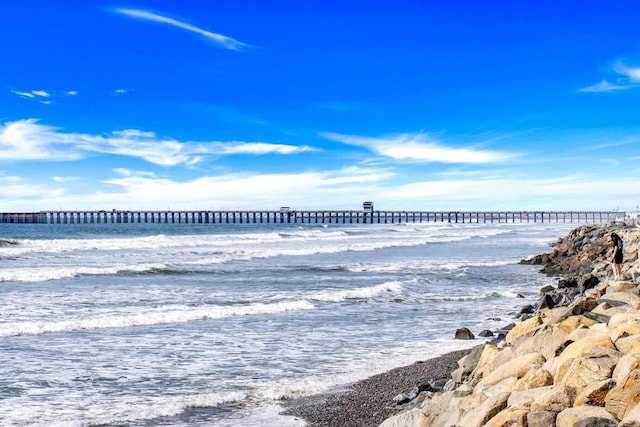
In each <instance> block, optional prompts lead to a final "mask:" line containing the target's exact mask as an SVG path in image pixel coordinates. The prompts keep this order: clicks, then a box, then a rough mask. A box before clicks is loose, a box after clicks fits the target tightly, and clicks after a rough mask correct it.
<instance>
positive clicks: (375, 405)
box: [281, 225, 609, 427]
mask: <svg viewBox="0 0 640 427" xmlns="http://www.w3.org/2000/svg"><path fill="white" fill-rule="evenodd" d="M599 228H600V229H604V230H607V229H608V228H609V227H607V226H602V225H601V226H600V227H599ZM575 232H576V229H574V231H572V232H571V233H569V235H568V236H565V237H564V238H560V239H558V241H557V242H556V244H559V243H560V242H561V240H562V239H565V240H571V239H572V234H573V233H575ZM541 257H543V255H539V256H537V257H534V258H532V259H531V262H527V260H522V261H521V264H529V263H532V264H544V265H545V268H543V269H542V270H541V273H545V272H546V273H547V275H549V276H551V275H554V276H558V275H560V276H561V277H564V276H565V275H566V274H567V273H568V272H569V271H571V272H573V273H574V274H575V273H576V269H573V268H568V266H567V265H560V264H561V261H562V262H569V263H571V262H575V258H574V257H571V256H567V257H566V258H565V257H563V256H559V257H557V258H555V259H554V260H555V261H556V262H557V263H558V264H555V265H553V267H550V265H551V263H550V262H547V260H545V261H544V262H540V260H538V261H535V260H536V259H537V258H541ZM570 260H571V261H570ZM593 262H594V260H593V258H591V259H589V261H587V262H585V263H584V264H585V265H580V267H581V270H582V272H586V271H589V270H591V267H592V266H593ZM541 292H542V290H541ZM540 308H542V307H538V310H539V309H540ZM514 309H515V310H517V308H516V307H514ZM521 314H522V313H521ZM538 315H539V314H538ZM525 319H526V317H525ZM523 322H524V323H528V322H525V321H524V319H519V320H517V321H516V323H517V324H522V323H523ZM516 329H517V328H516ZM472 342H473V341H472ZM488 342H489V341H486V342H476V344H471V343H470V346H469V348H468V349H466V350H458V351H453V352H450V353H446V354H443V355H441V356H438V357H435V358H430V359H427V360H423V361H418V362H414V363H413V364H410V365H406V366H401V367H397V368H392V369H390V370H388V371H386V372H383V373H380V374H377V375H373V376H370V377H368V378H365V379H363V380H361V381H358V382H355V383H353V384H348V385H346V386H344V387H341V388H339V389H334V390H333V391H329V392H326V393H323V394H319V395H314V396H307V397H300V398H295V399H291V400H288V401H284V402H282V406H283V407H284V410H283V411H282V412H281V415H285V416H293V417H295V418H296V419H300V420H303V421H304V422H305V426H308V427H351V426H353V427H359V426H363V425H366V426H378V425H380V424H382V423H383V422H385V421H386V420H388V419H390V418H394V417H395V416H401V414H403V413H406V412H407V410H410V409H411V408H415V407H416V406H415V405H413V406H408V405H398V404H396V402H394V397H396V396H398V395H402V394H406V393H407V392H408V391H409V390H411V389H412V388H414V387H415V386H416V384H417V383H419V382H422V383H424V382H427V381H429V380H433V379H445V380H451V378H452V374H454V371H456V370H459V368H460V366H461V365H460V364H459V362H461V361H462V359H463V358H464V357H465V356H467V355H468V354H470V353H471V352H472V350H473V349H474V348H476V347H484V346H485V345H487V343H488ZM426 403H427V402H425V404H426ZM421 406H422V405H420V404H419V405H418V408H419V407H421Z"/></svg>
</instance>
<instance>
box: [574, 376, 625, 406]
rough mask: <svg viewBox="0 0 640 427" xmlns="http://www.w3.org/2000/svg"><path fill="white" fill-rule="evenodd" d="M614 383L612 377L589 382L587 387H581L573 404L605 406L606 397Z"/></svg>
mask: <svg viewBox="0 0 640 427" xmlns="http://www.w3.org/2000/svg"><path fill="white" fill-rule="evenodd" d="M614 385H615V383H614V382H613V380H611V379H606V380H602V381H600V382H597V383H592V384H588V385H587V386H586V387H585V388H583V389H581V390H580V389H579V392H578V395H577V396H576V400H575V402H574V403H573V404H574V405H575V406H579V405H591V406H604V399H605V397H606V396H607V393H608V392H609V390H611V389H612V388H613V386H614Z"/></svg>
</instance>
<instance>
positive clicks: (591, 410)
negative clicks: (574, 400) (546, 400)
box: [556, 405, 615, 427]
mask: <svg viewBox="0 0 640 427" xmlns="http://www.w3.org/2000/svg"><path fill="white" fill-rule="evenodd" d="M586 418H604V419H607V420H612V421H615V418H614V416H613V415H611V414H610V413H609V412H607V411H606V410H605V409H604V408H603V407H601V406H586V405H584V406H575V407H573V408H566V409H564V410H563V411H562V412H560V413H559V414H558V416H557V417H556V427H573V426H574V424H575V423H577V422H579V421H581V420H584V419H586Z"/></svg>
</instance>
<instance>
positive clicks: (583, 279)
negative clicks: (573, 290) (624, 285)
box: [577, 274, 600, 293]
mask: <svg viewBox="0 0 640 427" xmlns="http://www.w3.org/2000/svg"><path fill="white" fill-rule="evenodd" d="M598 283H600V279H599V278H598V277H596V276H594V275H592V274H585V275H583V276H580V278H579V279H578V281H577V284H578V288H579V289H580V292H582V293H585V292H586V291H587V290H589V289H592V288H595V287H596V286H597V285H598Z"/></svg>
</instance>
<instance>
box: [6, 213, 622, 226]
mask: <svg viewBox="0 0 640 427" xmlns="http://www.w3.org/2000/svg"><path fill="white" fill-rule="evenodd" d="M616 218H620V212H609V211H536V212H524V211H519V212H511V211H507V212H489V211H487V212H482V211H479V212H461V211H451V212H445V211H382V210H376V211H373V212H364V211H362V210H303V211H288V212H282V211H268V210H259V211H240V210H237V211H213V210H194V211H190V210H188V211H171V210H167V211H130V210H111V211H105V210H98V211H71V210H60V211H40V212H4V213H1V212H0V223H2V224H153V223H158V224H394V223H422V222H449V223H516V222H520V223H527V222H533V223H560V222H566V223H588V224H589V223H591V224H598V223H607V222H611V221H613V220H615V219H616Z"/></svg>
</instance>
